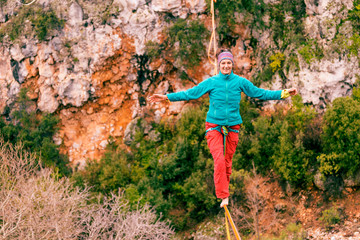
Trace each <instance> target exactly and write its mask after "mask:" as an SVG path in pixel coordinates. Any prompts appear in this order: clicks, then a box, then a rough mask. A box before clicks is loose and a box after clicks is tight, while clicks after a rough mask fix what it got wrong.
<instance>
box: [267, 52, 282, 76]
mask: <svg viewBox="0 0 360 240" xmlns="http://www.w3.org/2000/svg"><path fill="white" fill-rule="evenodd" d="M284 60H285V55H284V54H283V53H276V54H274V55H272V56H271V57H270V61H271V63H270V67H271V69H272V71H273V72H276V71H278V70H279V69H281V68H282V67H283V64H284Z"/></svg>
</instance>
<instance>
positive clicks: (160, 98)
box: [148, 94, 168, 103]
mask: <svg viewBox="0 0 360 240" xmlns="http://www.w3.org/2000/svg"><path fill="white" fill-rule="evenodd" d="M167 99H168V97H167V96H166V95H163V94H154V95H152V96H150V97H148V100H149V102H150V103H154V102H161V101H164V100H167Z"/></svg>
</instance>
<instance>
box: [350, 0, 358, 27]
mask: <svg viewBox="0 0 360 240" xmlns="http://www.w3.org/2000/svg"><path fill="white" fill-rule="evenodd" d="M353 5H354V8H353V9H352V10H350V11H349V15H348V18H349V20H350V21H351V22H352V24H353V27H354V30H355V31H357V32H359V31H360V0H354V2H353Z"/></svg>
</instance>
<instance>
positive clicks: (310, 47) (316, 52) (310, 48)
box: [299, 40, 324, 64]
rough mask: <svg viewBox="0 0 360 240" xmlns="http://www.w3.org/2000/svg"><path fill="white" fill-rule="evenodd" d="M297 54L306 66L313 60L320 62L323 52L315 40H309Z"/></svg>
mask: <svg viewBox="0 0 360 240" xmlns="http://www.w3.org/2000/svg"><path fill="white" fill-rule="evenodd" d="M299 54H300V55H301V56H302V57H303V59H304V60H305V62H306V63H308V64H310V63H311V62H312V61H313V59H314V58H315V59H317V60H321V59H322V58H323V57H324V53H323V50H322V49H321V48H320V46H319V45H318V43H317V42H316V41H315V40H310V41H308V42H307V43H305V44H303V47H302V48H301V49H300V50H299Z"/></svg>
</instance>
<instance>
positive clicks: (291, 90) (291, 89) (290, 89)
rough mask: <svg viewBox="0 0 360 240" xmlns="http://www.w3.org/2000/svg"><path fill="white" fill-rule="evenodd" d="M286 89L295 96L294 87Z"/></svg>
mask: <svg viewBox="0 0 360 240" xmlns="http://www.w3.org/2000/svg"><path fill="white" fill-rule="evenodd" d="M287 91H288V92H289V93H290V95H291V96H295V95H296V94H297V93H298V91H297V89H296V88H289V89H287Z"/></svg>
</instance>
